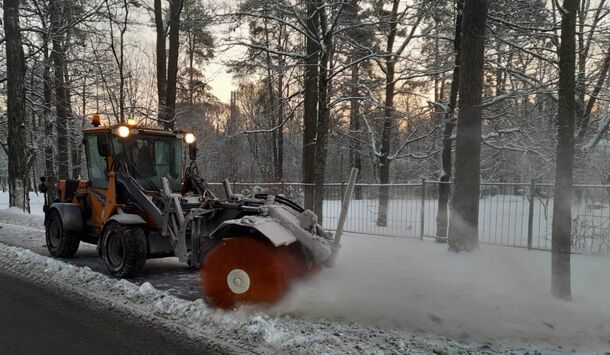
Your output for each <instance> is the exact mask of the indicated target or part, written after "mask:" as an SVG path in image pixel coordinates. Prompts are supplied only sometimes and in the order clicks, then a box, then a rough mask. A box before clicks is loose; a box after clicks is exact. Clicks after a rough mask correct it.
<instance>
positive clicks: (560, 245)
mask: <svg viewBox="0 0 610 355" xmlns="http://www.w3.org/2000/svg"><path fill="white" fill-rule="evenodd" d="M578 3H579V0H564V2H563V7H562V20H561V45H560V47H559V109H558V112H557V159H556V162H555V198H554V202H553V230H552V270H551V272H552V278H551V291H552V293H553V296H555V297H556V298H560V299H566V300H569V299H571V298H572V291H571V282H570V252H571V245H572V239H571V234H572V182H573V181H572V180H573V169H574V121H575V118H576V116H575V114H576V110H575V106H576V105H575V99H574V97H575V95H576V75H575V70H576V54H575V51H576V39H575V36H576V16H577V11H578Z"/></svg>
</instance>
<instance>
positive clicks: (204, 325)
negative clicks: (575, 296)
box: [0, 243, 561, 354]
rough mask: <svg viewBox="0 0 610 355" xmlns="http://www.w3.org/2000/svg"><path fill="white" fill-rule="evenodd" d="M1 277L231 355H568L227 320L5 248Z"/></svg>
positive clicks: (256, 317) (366, 330) (238, 317)
mask: <svg viewBox="0 0 610 355" xmlns="http://www.w3.org/2000/svg"><path fill="white" fill-rule="evenodd" d="M0 269H2V270H4V271H5V272H9V273H13V274H16V275H20V276H21V277H25V278H27V279H29V280H31V281H34V282H37V283H41V284H46V285H49V286H53V287H58V288H61V289H63V290H64V291H65V292H73V293H77V294H79V295H81V296H85V297H88V298H90V299H91V300H92V301H94V302H97V303H102V304H106V305H107V306H108V307H113V308H119V309H121V310H123V311H125V312H129V313H130V314H132V315H135V316H137V317H141V318H145V319H148V320H150V321H152V322H157V323H158V324H159V326H160V327H174V328H175V327H179V328H181V329H182V330H183V331H184V334H183V335H184V336H188V337H191V338H195V339H199V340H201V339H205V340H206V341H209V342H211V343H212V344H215V345H216V346H221V347H222V348H223V349H224V351H228V352H231V353H250V352H252V353H258V354H261V353H264V354H272V353H291V354H292V353H299V354H310V353H324V354H347V353H363V354H403V353H425V354H432V353H436V354H457V353H474V354H489V353H514V352H526V351H529V352H532V353H538V354H540V353H561V351H560V349H558V348H553V347H544V346H538V347H533V346H531V345H525V344H507V343H490V342H487V343H480V344H477V343H469V344H467V343H462V342H459V341H456V340H452V339H449V338H445V337H439V336H425V335H416V334H413V333H407V332H398V331H392V330H384V329H380V328H373V327H367V326H363V325H358V324H346V323H337V322H327V321H303V320H299V319H294V318H291V317H288V316H285V315H284V316H271V315H268V314H265V313H263V312H262V311H260V310H259V311H257V310H254V309H248V308H241V309H238V310H235V311H233V312H224V311H219V310H214V309H211V308H209V307H207V306H206V305H205V303H204V302H203V300H201V299H199V300H196V301H193V302H191V301H186V300H182V299H179V298H176V297H173V296H171V295H168V294H166V293H165V292H162V291H159V290H157V289H155V288H154V287H153V286H152V285H151V284H150V283H144V284H142V285H141V286H137V285H135V284H133V283H131V282H129V281H127V280H116V279H113V278H109V277H107V276H105V275H102V274H100V273H97V272H94V271H92V270H91V269H89V268H88V267H76V266H73V265H70V264H67V263H64V262H62V261H60V260H56V259H53V258H49V257H45V256H41V255H39V254H36V253H34V252H32V251H30V250H27V249H22V248H18V247H12V246H7V245H5V244H2V243H0Z"/></svg>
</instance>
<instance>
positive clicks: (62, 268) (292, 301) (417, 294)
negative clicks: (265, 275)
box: [0, 211, 610, 354]
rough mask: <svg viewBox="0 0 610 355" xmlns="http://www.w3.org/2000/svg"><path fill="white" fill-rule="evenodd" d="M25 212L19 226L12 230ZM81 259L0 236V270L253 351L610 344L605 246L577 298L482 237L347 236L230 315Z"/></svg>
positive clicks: (580, 281)
mask: <svg viewBox="0 0 610 355" xmlns="http://www.w3.org/2000/svg"><path fill="white" fill-rule="evenodd" d="M20 221H22V222H23V225H24V226H23V227H21V228H17V226H15V224H16V223H20ZM0 225H3V226H4V228H2V229H0V243H9V244H15V241H16V240H19V239H20V238H23V240H24V241H23V243H21V244H20V245H26V246H27V245H32V248H34V249H36V248H35V247H38V248H39V247H40V246H41V245H42V244H43V239H42V238H43V233H42V229H41V227H42V220H41V217H38V216H26V215H18V214H16V213H15V212H14V211H12V212H10V213H9V214H7V212H6V211H0ZM30 239H31V240H30ZM28 248H29V247H28ZM36 250H41V249H36ZM40 252H41V253H44V252H43V251H40ZM83 252H85V253H89V254H91V253H93V252H91V251H89V250H88V249H87V248H84V251H83ZM80 253H81V252H79V254H80ZM87 255H88V254H87ZM77 256H78V255H77ZM91 257H94V255H92V256H91ZM14 258H17V259H18V262H17V263H15V262H13V261H14V260H15V259H14ZM30 258H33V260H30ZM38 258H42V259H38ZM77 260H80V262H81V263H82V262H83V260H85V261H86V260H90V259H86V258H83V257H79V258H77ZM159 263H161V264H159ZM163 263H165V266H163ZM80 266H81V267H76V266H72V265H67V264H65V263H63V262H59V261H54V260H52V259H51V260H49V259H47V258H45V257H42V256H38V255H36V254H33V253H29V252H26V251H23V250H21V249H14V248H9V247H7V246H0V268H1V269H10V270H13V272H15V273H25V274H28V275H31V276H32V277H37V278H39V279H40V280H41V282H48V283H51V284H53V283H56V284H60V285H61V284H62V283H67V284H69V285H73V286H74V287H79V288H80V287H82V288H83V290H84V291H86V292H90V293H91V294H99V293H101V294H102V295H107V292H110V295H107V297H112V298H113V297H118V296H117V295H116V294H117V293H118V294H119V295H120V297H122V298H118V299H116V300H115V301H113V302H115V303H116V304H122V305H127V306H129V307H131V306H130V305H131V303H135V304H136V306H138V307H140V306H142V307H148V308H146V309H145V310H144V311H143V312H149V313H151V314H155V315H158V316H160V317H165V318H167V319H169V320H170V321H171V322H186V321H189V320H191V321H192V322H193V324H194V325H193V326H192V327H191V328H193V329H195V330H194V331H196V333H197V334H198V335H197V334H196V336H204V335H205V334H207V335H209V336H211V337H218V336H219V334H218V333H213V334H211V335H210V334H209V332H212V331H211V330H210V328H213V329H217V330H219V331H222V332H224V333H225V335H224V338H222V339H225V340H226V342H227V343H228V344H231V342H232V341H235V342H237V344H242V345H243V344H259V345H248V346H250V348H249V350H251V351H259V352H263V353H267V352H278V351H281V352H313V351H315V352H328V353H346V352H354V353H412V352H422V353H432V352H437V353H439V352H440V353H459V352H462V351H467V352H474V353H511V352H512V353H524V352H526V351H529V352H530V353H531V352H535V351H540V352H542V353H545V354H546V353H564V352H570V351H571V350H572V349H574V350H575V351H576V352H577V353H596V352H598V353H604V351H607V349H610V342H609V341H610V303H608V295H609V294H610V273H608V270H610V258H608V257H602V256H590V255H575V256H574V257H573V261H572V267H573V295H574V300H573V301H572V302H564V301H557V300H554V299H553V298H552V297H551V295H550V293H549V289H550V279H549V277H550V253H548V252H542V251H527V250H523V249H517V248H505V247H494V246H485V245H484V246H482V247H481V249H480V250H479V251H477V252H474V253H471V254H453V253H449V252H448V251H447V250H446V245H440V244H436V243H434V242H432V241H430V240H426V241H423V242H421V241H418V240H413V239H405V238H384V237H379V236H362V235H354V234H347V235H346V236H345V239H344V243H343V248H342V250H341V253H340V254H339V259H338V261H337V265H336V267H335V268H333V269H327V270H324V271H322V272H321V273H320V274H318V275H317V276H316V277H315V278H314V279H313V280H311V281H309V282H306V283H304V284H302V285H299V286H297V287H296V288H295V289H294V290H293V291H292V292H291V293H290V294H289V295H288V297H287V298H286V299H285V300H284V301H283V302H281V303H280V304H278V305H276V306H274V307H272V308H271V309H265V310H260V309H258V310H257V309H245V308H242V309H239V310H237V311H235V312H229V313H226V312H219V311H213V310H210V309H208V308H207V307H206V306H205V305H204V304H203V303H202V301H201V300H195V301H193V300H191V299H188V300H187V299H180V298H178V297H177V296H176V295H180V294H181V293H180V292H177V291H180V290H176V288H178V287H174V289H168V290H167V291H160V290H154V291H153V290H152V289H153V288H157V287H164V284H163V283H162V282H161V283H158V282H159V281H158V280H157V279H155V278H150V283H148V282H147V281H146V275H144V277H142V278H140V279H138V280H136V281H134V282H135V283H131V282H127V281H119V280H115V279H113V278H109V277H107V276H105V275H102V274H100V273H98V272H95V271H91V269H89V268H83V267H82V266H83V265H82V264H81V265H80ZM92 267H93V266H92ZM151 267H152V269H151ZM163 267H166V268H168V270H170V274H168V277H172V276H171V270H174V272H179V269H178V268H180V267H181V268H184V269H186V267H185V266H184V265H182V266H180V264H177V263H176V262H175V259H173V258H168V259H161V260H159V261H155V262H151V263H150V264H149V263H147V267H146V269H145V273H148V274H149V275H150V274H151V273H155V272H156V271H157V269H159V268H163ZM40 268H42V269H41V270H38V269H40ZM79 280H80V281H79ZM83 280H84V281H83ZM91 280H94V282H92V281H91ZM182 282H183V283H184V284H183V285H182V286H181V287H184V288H187V289H191V291H192V290H193V289H195V290H196V289H197V287H198V280H197V278H196V274H194V275H193V277H190V278H189V277H185V278H182V277H181V279H180V280H179V282H178V283H179V284H180V283H182ZM151 285H152V286H151ZM158 285H159V286H158ZM104 290H106V291H104ZM103 291H104V292H106V293H104V292H103ZM142 294H144V295H142ZM151 307H152V308H151ZM136 308H137V307H136ZM193 317H195V318H193ZM205 332H208V333H205ZM204 333H205V334H204ZM201 334H204V335H201ZM295 334H296V336H295ZM225 340H223V342H224V341H225ZM533 344H536V345H533ZM240 346H241V345H240ZM558 346H561V348H559V347H558Z"/></svg>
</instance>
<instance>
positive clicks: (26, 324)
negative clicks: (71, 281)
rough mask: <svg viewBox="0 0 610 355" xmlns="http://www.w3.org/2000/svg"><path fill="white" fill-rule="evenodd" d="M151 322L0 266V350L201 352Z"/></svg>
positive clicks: (19, 352) (203, 351) (26, 351)
mask: <svg viewBox="0 0 610 355" xmlns="http://www.w3.org/2000/svg"><path fill="white" fill-rule="evenodd" d="M109 309H110V308H109ZM157 328H158V327H155V325H154V324H146V323H144V321H141V320H130V319H127V318H125V317H124V316H122V315H121V314H118V313H114V312H113V311H112V310H106V311H104V310H101V309H95V308H93V307H90V306H88V305H86V304H84V302H82V301H81V302H79V301H78V300H76V299H71V298H70V297H67V296H66V295H61V294H59V293H58V292H57V291H55V290H50V289H46V288H43V287H41V286H38V285H33V284H30V283H28V282H26V281H22V280H19V279H16V278H14V277H12V276H9V275H6V274H5V273H3V272H2V271H1V270H0V354H65V355H69V354H112V355H118V354H205V353H207V352H206V351H205V350H204V349H201V348H194V347H196V346H194V345H192V344H188V343H186V342H185V341H181V340H182V339H175V338H172V337H171V336H170V335H168V334H166V333H162V332H160V331H159V330H158V329H157Z"/></svg>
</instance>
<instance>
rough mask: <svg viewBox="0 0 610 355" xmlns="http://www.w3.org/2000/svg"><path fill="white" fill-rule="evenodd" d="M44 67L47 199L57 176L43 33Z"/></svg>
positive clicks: (51, 195)
mask: <svg viewBox="0 0 610 355" xmlns="http://www.w3.org/2000/svg"><path fill="white" fill-rule="evenodd" d="M43 56H44V68H43V73H42V81H43V100H44V107H43V108H42V117H43V120H44V134H45V138H44V160H45V162H44V168H45V169H44V170H45V175H46V178H47V186H48V188H49V190H48V192H47V198H48V199H49V201H54V200H55V195H56V193H57V188H56V186H55V184H56V182H57V178H56V176H55V167H54V164H53V163H54V154H53V146H54V144H53V137H54V136H55V133H54V132H53V123H52V122H51V97H52V95H53V93H52V91H53V89H52V87H51V58H50V57H49V38H48V36H47V35H45V38H44V43H43Z"/></svg>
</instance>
